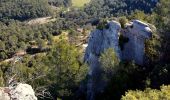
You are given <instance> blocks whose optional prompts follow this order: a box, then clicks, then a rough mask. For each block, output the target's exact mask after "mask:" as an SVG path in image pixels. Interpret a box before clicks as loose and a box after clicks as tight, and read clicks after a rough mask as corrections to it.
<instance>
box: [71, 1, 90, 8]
mask: <svg viewBox="0 0 170 100" xmlns="http://www.w3.org/2000/svg"><path fill="white" fill-rule="evenodd" d="M89 2H90V0H72V3H73V6H74V7H83V6H84V4H87V3H89Z"/></svg>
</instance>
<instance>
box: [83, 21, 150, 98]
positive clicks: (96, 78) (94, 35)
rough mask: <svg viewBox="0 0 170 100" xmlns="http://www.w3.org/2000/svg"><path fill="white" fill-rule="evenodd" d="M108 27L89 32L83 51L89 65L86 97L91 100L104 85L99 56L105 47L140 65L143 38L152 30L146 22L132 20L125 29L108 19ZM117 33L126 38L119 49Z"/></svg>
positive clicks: (142, 56) (148, 36) (142, 57)
mask: <svg viewBox="0 0 170 100" xmlns="http://www.w3.org/2000/svg"><path fill="white" fill-rule="evenodd" d="M107 25H108V27H107V28H103V29H96V30H94V31H92V32H91V34H90V37H89V41H88V46H87V48H86V51H85V56H84V61H85V62H86V63H87V64H88V65H89V66H90V71H89V81H88V84H87V95H88V96H87V99H88V100H93V99H94V98H95V97H94V96H95V93H99V92H101V91H102V90H103V88H104V87H105V85H106V84H107V83H105V82H104V81H102V80H101V76H100V75H101V72H102V71H101V69H100V62H99V57H100V55H101V53H103V52H104V50H105V49H108V48H113V50H114V51H115V52H116V55H117V57H118V58H119V59H120V60H128V61H134V62H135V63H137V64H139V65H142V64H143V63H144V60H143V59H144V55H145V53H144V49H145V48H144V47H145V44H144V43H145V40H146V39H149V38H150V37H151V36H152V30H151V29H150V27H149V25H148V24H147V23H144V22H141V21H139V20H134V21H132V22H130V23H127V24H126V28H125V29H121V25H120V23H119V22H116V21H110V22H108V24H107ZM119 33H121V35H122V36H123V37H126V38H128V42H127V43H125V44H124V49H123V50H122V49H120V45H119Z"/></svg>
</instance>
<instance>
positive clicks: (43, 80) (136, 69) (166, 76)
mask: <svg viewBox="0 0 170 100" xmlns="http://www.w3.org/2000/svg"><path fill="white" fill-rule="evenodd" d="M132 5H133V6H132ZM169 5H170V1H169V0H160V1H159V3H158V4H157V5H156V2H155V1H154V0H91V1H90V3H89V4H86V5H85V6H84V7H82V8H74V7H72V2H71V0H0V61H2V62H0V86H8V81H9V78H11V77H13V76H14V79H15V81H18V82H26V83H28V84H31V85H32V86H33V88H34V89H35V91H36V94H37V96H38V97H39V98H41V99H42V100H47V99H52V100H53V99H56V98H62V99H64V100H70V99H75V98H76V99H81V100H82V99H85V97H86V94H83V93H82V94H81V93H78V92H79V91H78V90H79V87H82V84H86V80H87V79H88V76H87V72H88V66H87V65H86V64H85V63H83V61H82V58H83V53H82V52H80V51H81V50H80V48H79V47H76V46H75V44H79V43H77V41H76V40H78V37H79V36H81V35H84V34H86V31H87V32H88V31H90V30H91V29H93V28H94V27H96V28H98V29H103V28H107V24H106V20H108V19H116V20H118V21H119V22H120V23H121V26H122V28H125V26H124V25H125V23H126V22H127V21H128V20H132V19H140V20H143V21H146V22H149V23H151V24H153V25H155V26H156V28H157V30H156V31H155V32H154V35H153V37H152V39H151V40H147V41H146V49H145V53H146V55H147V60H148V63H147V64H146V65H144V66H139V65H136V64H135V63H134V62H123V61H121V62H120V61H119V60H118V59H117V58H116V56H115V53H114V50H112V49H108V50H106V51H105V52H104V53H103V54H101V57H100V62H101V64H102V69H103V73H102V76H103V78H104V79H106V80H107V81H108V82H109V84H108V86H107V87H106V89H105V90H104V92H103V94H97V96H96V99H97V100H98V99H99V100H100V99H102V100H103V99H104V100H112V99H116V100H119V99H120V98H122V99H123V100H133V99H135V98H137V97H139V98H140V99H143V98H144V99H145V98H150V97H153V95H154V96H155V98H157V99H159V98H168V96H169V94H168V93H169V92H167V91H169V86H163V87H161V89H160V86H162V85H163V84H165V85H169V84H170V61H169V59H170V56H169V55H170V54H169V53H170V52H169V51H170V46H169V44H170V35H169V34H170V19H169V18H170V6H169ZM54 6H55V7H56V8H61V9H58V10H57V11H56V10H53V9H51V7H54ZM66 8H70V9H69V10H66ZM54 13H55V14H54ZM45 16H53V17H54V18H56V20H55V21H53V22H49V23H45V24H41V25H40V24H35V25H28V24H27V22H26V21H25V20H28V19H30V20H31V19H32V18H38V17H45ZM119 16H121V17H119ZM114 17H117V18H114ZM118 17H119V18H118ZM100 19H102V20H103V22H102V21H101V20H100ZM78 28H83V33H81V32H77V31H76V29H78ZM63 32H67V33H68V36H69V39H68V40H66V41H65V40H64V38H63V37H59V39H57V40H55V37H57V36H59V35H60V34H61V33H63ZM120 40H121V41H119V42H120V45H121V46H122V49H123V44H124V42H126V41H123V40H126V39H123V37H121V39H120ZM56 41H57V42H56ZM127 41H128V40H127ZM73 42H74V43H73ZM19 51H28V52H26V54H24V55H23V56H21V57H20V56H19V57H18V56H16V53H18V52H19ZM10 58H14V60H13V61H6V59H7V60H8V59H10ZM146 88H147V89H146ZM148 88H154V89H148ZM44 89H47V91H48V92H49V93H50V94H51V95H49V94H45V95H44V96H45V97H42V95H41V91H43V90H44ZM145 89H146V90H145ZM135 90H136V91H135ZM141 90H144V91H143V92H142V91H141ZM77 91H78V92H77ZM84 91H86V89H84ZM128 91H129V92H128ZM125 92H127V93H126V94H125ZM166 93H167V94H166ZM77 94H78V96H77ZM79 95H81V96H79ZM82 95H83V96H82ZM123 95H125V96H123ZM167 95H168V96H167ZM168 99H169V98H168Z"/></svg>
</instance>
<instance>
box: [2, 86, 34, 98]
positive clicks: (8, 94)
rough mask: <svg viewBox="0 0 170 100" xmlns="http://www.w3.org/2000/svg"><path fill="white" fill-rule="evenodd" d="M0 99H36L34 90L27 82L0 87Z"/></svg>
mask: <svg viewBox="0 0 170 100" xmlns="http://www.w3.org/2000/svg"><path fill="white" fill-rule="evenodd" d="M0 100H37V97H36V96H35V93H34V90H33V89H32V87H31V86H30V85H28V84H22V83H18V84H16V85H15V86H10V87H6V88H0Z"/></svg>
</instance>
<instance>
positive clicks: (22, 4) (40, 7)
mask: <svg viewBox="0 0 170 100" xmlns="http://www.w3.org/2000/svg"><path fill="white" fill-rule="evenodd" d="M0 12H1V13H0V19H17V20H26V19H30V18H37V17H44V16H49V15H51V14H52V11H51V9H50V7H49V5H48V1H47V0H1V1H0Z"/></svg>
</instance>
